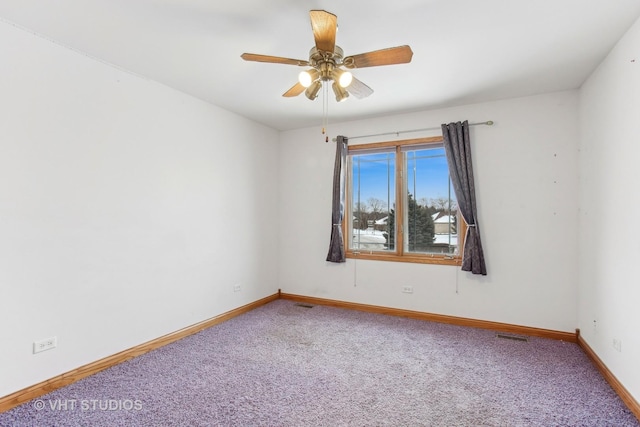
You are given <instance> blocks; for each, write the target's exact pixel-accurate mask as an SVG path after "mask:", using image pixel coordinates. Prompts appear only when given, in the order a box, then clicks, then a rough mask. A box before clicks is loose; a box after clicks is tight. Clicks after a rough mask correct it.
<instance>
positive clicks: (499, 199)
mask: <svg viewBox="0 0 640 427" xmlns="http://www.w3.org/2000/svg"><path fill="white" fill-rule="evenodd" d="M349 102H352V101H349ZM355 102H366V100H364V101H355ZM318 106H319V107H320V105H318ZM465 119H468V120H469V121H470V122H477V121H485V120H493V121H495V125H494V126H492V127H488V126H476V127H473V128H472V130H471V138H472V146H473V161H474V169H475V174H476V182H477V188H478V193H477V197H478V205H479V213H478V215H479V224H480V226H481V234H482V239H483V244H484V249H485V255H486V259H487V269H488V275H487V276H486V277H479V276H473V275H471V274H470V273H466V272H461V271H460V270H459V268H458V267H452V266H436V265H423V264H407V263H395V262H381V261H364V260H359V261H354V260H353V259H348V260H347V262H346V263H344V264H330V263H327V262H326V261H325V259H326V255H327V251H328V245H329V232H330V228H331V180H332V173H333V170H332V169H333V158H334V153H335V144H333V143H328V144H326V143H325V142H324V139H323V136H322V135H321V133H320V124H318V127H317V128H310V129H302V130H297V131H290V132H284V133H283V134H282V136H281V147H280V154H281V167H280V177H279V182H280V190H279V191H280V204H281V212H282V215H281V218H280V229H281V232H282V237H281V239H280V251H279V253H280V258H279V266H280V268H279V282H280V284H281V287H282V290H283V292H288V293H294V294H302V295H310V296H316V297H322V298H330V299H338V300H344V301H352V302H358V303H365V304H374V305H382V306H388V307H396V308H402V309H410V310H419V311H424V312H430V313H439V314H446V315H452V316H461V317H469V318H474V319H484V320H490V321H497V322H506V323H510V324H517V325H523V326H531V327H539V328H548V329H553V330H560V331H567V332H573V331H574V330H575V328H576V322H577V303H576V293H577V266H578V258H577V215H578V195H577V189H578V182H577V178H578V169H577V168H578V166H577V149H578V94H577V92H576V91H569V92H560V93H553V94H547V95H541V96H534V97H527V98H520V99H513V100H506V101H500V102H491V103H483V104H477V105H469V106H465V107H459V108H451V109H446V110H438V111H425V112H418V113H413V114H404V115H399V116H395V117H385V118H379V119H371V120H363V121H358V122H351V123H346V124H335V125H330V126H329V133H330V135H331V137H334V136H336V135H339V134H344V135H347V136H355V135H368V134H375V133H379V132H389V131H397V130H403V129H419V128H426V127H432V126H439V125H440V124H441V123H446V122H451V121H457V120H465ZM330 120H331V118H330ZM435 134H438V131H435V132H432V133H431V135H435ZM423 135H425V134H423ZM417 136H420V135H417V134H406V135H401V137H400V139H401V138H414V137H417ZM393 139H396V138H395V137H393ZM378 140H380V139H378ZM371 141H372V140H369V141H366V140H354V141H353V142H354V143H355V142H358V143H362V142H371ZM404 285H412V286H413V287H414V293H413V294H403V293H402V292H401V288H402V286H404ZM456 288H457V289H458V292H457V293H456Z"/></svg>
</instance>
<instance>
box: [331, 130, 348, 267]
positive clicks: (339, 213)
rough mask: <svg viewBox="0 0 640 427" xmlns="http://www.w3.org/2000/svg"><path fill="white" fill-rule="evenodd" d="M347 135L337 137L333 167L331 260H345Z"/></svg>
mask: <svg viewBox="0 0 640 427" xmlns="http://www.w3.org/2000/svg"><path fill="white" fill-rule="evenodd" d="M347 142H348V138H347V137H346V136H338V138H336V161H335V165H334V169H333V207H332V210H331V242H330V243H329V254H328V255H327V261H329V262H345V261H346V257H345V254H344V240H343V238H342V218H343V217H344V180H345V178H344V168H345V163H346V161H347Z"/></svg>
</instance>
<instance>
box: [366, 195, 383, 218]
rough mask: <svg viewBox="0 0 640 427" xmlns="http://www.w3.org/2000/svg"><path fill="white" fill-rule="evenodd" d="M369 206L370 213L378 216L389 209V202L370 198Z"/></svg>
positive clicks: (368, 200)
mask: <svg viewBox="0 0 640 427" xmlns="http://www.w3.org/2000/svg"><path fill="white" fill-rule="evenodd" d="M367 205H369V212H371V213H372V214H373V216H377V214H379V213H381V212H384V210H385V209H386V208H387V202H385V201H384V200H380V199H376V198H375V197H369V198H368V199H367Z"/></svg>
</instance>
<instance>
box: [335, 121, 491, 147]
mask: <svg viewBox="0 0 640 427" xmlns="http://www.w3.org/2000/svg"><path fill="white" fill-rule="evenodd" d="M478 125H487V126H493V120H487V121H486V122H477V123H469V126H478ZM440 129H442V127H441V126H438V127H431V128H422V129H412V130H399V131H396V132H385V133H374V134H372V135H359V136H350V137H348V138H349V140H352V139H358V138H371V137H374V136H385V135H395V136H399V135H400V134H401V133H411V132H422V131H427V130H440ZM337 140H338V139H337V138H333V142H336V141H337Z"/></svg>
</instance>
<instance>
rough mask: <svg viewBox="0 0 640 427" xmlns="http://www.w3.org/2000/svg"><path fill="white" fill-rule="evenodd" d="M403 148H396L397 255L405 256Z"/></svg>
mask: <svg viewBox="0 0 640 427" xmlns="http://www.w3.org/2000/svg"><path fill="white" fill-rule="evenodd" d="M401 148H402V147H401V146H397V147H396V220H395V227H396V254H398V255H399V256H402V255H403V254H404V236H405V233H406V230H405V227H404V205H405V198H406V197H405V195H404V175H405V174H406V172H405V161H404V153H403V152H402V149H401Z"/></svg>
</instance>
